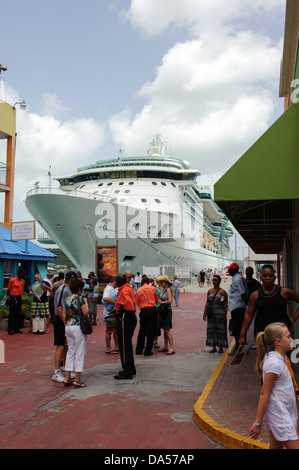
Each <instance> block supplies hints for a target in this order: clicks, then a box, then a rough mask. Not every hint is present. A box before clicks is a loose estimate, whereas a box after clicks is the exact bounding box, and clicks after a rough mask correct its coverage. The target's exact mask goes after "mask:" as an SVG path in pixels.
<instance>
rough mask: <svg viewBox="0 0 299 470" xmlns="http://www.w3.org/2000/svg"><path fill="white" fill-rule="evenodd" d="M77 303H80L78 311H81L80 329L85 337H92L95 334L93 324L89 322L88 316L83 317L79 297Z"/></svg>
mask: <svg viewBox="0 0 299 470" xmlns="http://www.w3.org/2000/svg"><path fill="white" fill-rule="evenodd" d="M77 302H78V310H79V315H80V328H81V331H82V333H83V334H84V335H90V334H91V333H92V332H93V329H92V326H91V322H90V320H89V317H88V315H83V313H81V305H80V299H79V295H77Z"/></svg>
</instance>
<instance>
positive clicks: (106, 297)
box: [102, 276, 119, 354]
mask: <svg viewBox="0 0 299 470" xmlns="http://www.w3.org/2000/svg"><path fill="white" fill-rule="evenodd" d="M115 290H116V277H115V276H110V277H109V280H108V284H107V286H106V287H105V289H104V292H103V298H102V303H103V306H104V309H103V316H104V321H105V323H106V333H105V342H106V354H117V353H118V350H119V347H118V337H117V329H116V317H115V315H111V311H109V309H107V304H108V305H109V304H110V305H111V304H113V305H114V304H115V302H116V300H115V299H112V298H111V295H112V293H113V292H115ZM105 304H106V306H105ZM112 335H113V340H114V344H115V349H111V336H112Z"/></svg>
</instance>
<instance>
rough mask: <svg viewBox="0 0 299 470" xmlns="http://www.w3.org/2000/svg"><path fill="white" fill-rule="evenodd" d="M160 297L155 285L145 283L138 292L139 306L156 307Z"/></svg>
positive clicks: (137, 300)
mask: <svg viewBox="0 0 299 470" xmlns="http://www.w3.org/2000/svg"><path fill="white" fill-rule="evenodd" d="M158 302H159V297H158V294H157V291H156V288H155V287H154V286H149V285H148V284H143V286H141V287H139V289H137V292H136V303H137V305H139V308H147V307H155V306H156V304H157V303H158Z"/></svg>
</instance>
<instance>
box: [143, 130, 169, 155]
mask: <svg viewBox="0 0 299 470" xmlns="http://www.w3.org/2000/svg"><path fill="white" fill-rule="evenodd" d="M147 153H148V155H158V156H161V157H165V156H166V155H168V149H167V142H163V141H162V140H161V134H156V135H155V137H153V139H152V141H151V142H150V144H149V148H148V151H147Z"/></svg>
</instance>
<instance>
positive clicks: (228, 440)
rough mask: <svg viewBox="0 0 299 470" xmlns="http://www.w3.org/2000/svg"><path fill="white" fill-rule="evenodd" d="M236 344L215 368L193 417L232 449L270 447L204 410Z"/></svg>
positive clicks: (203, 429) (206, 432)
mask: <svg viewBox="0 0 299 470" xmlns="http://www.w3.org/2000/svg"><path fill="white" fill-rule="evenodd" d="M233 346H234V342H233V344H232V345H231V347H230V348H229V349H228V350H227V351H226V352H225V354H224V355H223V357H222V359H221V361H220V362H219V364H218V366H217V367H216V369H215V370H214V372H213V374H212V375H211V377H210V380H209V381H208V382H207V384H206V386H205V388H204V389H203V391H202V394H201V395H200V397H199V398H198V400H197V402H196V403H195V405H194V408H193V419H194V421H195V423H196V424H197V426H198V427H199V428H200V429H201V430H202V431H203V432H204V433H205V434H207V435H208V436H209V437H211V438H212V439H213V440H215V441H216V442H219V443H220V444H222V445H224V446H226V447H229V448H230V449H268V448H269V445H268V444H265V443H263V442H260V441H256V440H254V439H249V438H247V437H245V436H242V435H241V434H238V433H236V432H233V431H230V430H229V429H226V428H225V427H223V426H221V425H220V424H218V423H217V422H216V421H215V420H214V419H213V418H211V417H210V416H209V415H208V414H207V413H206V412H205V411H203V405H204V403H205V401H206V399H207V398H208V396H209V394H210V392H211V390H212V387H213V385H214V383H215V382H216V379H217V377H218V375H219V374H220V372H221V369H222V367H223V366H224V364H225V363H226V361H227V358H228V353H229V352H230V351H231V349H232V347H233Z"/></svg>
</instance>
